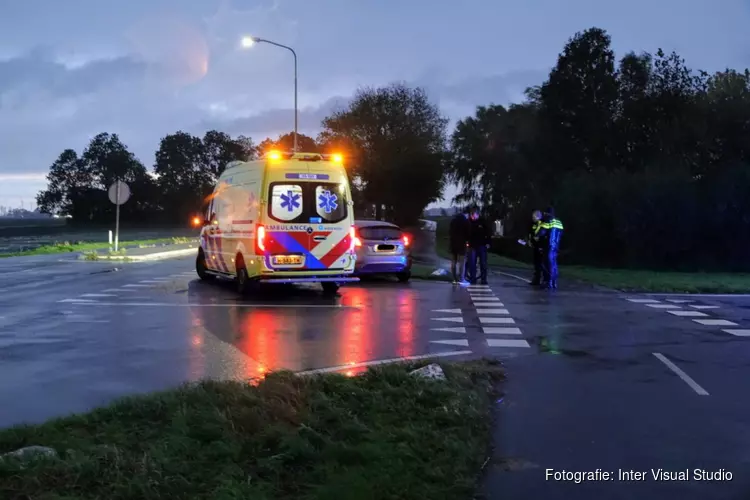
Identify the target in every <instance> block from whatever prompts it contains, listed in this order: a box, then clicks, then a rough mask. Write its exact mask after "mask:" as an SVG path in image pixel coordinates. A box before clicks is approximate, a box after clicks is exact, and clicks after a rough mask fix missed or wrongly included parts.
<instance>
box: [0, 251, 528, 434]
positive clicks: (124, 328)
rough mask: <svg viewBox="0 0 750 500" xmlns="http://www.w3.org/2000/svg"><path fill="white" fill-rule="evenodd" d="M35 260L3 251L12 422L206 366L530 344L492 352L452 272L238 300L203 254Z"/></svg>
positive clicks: (210, 369)
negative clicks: (202, 272) (118, 260)
mask: <svg viewBox="0 0 750 500" xmlns="http://www.w3.org/2000/svg"><path fill="white" fill-rule="evenodd" d="M24 259H28V258H23V259H3V260H2V261H0V282H1V283H2V288H0V401H4V402H7V401H13V404H12V405H0V407H2V410H1V411H0V426H7V425H12V424H15V423H19V422H22V421H28V422H38V421H41V420H44V419H46V418H48V417H51V416H55V415H60V414H66V413H69V412H76V411H84V410H87V409H90V408H92V407H94V406H98V405H101V404H105V403H107V402H109V401H111V400H112V399H114V398H117V397H120V396H123V395H128V394H133V393H142V392H148V391H153V390H159V389H166V388H169V387H173V386H175V385H177V384H179V383H181V382H185V381H193V380H198V379H201V378H206V377H211V378H232V379H248V378H255V377H259V376H262V375H263V374H264V373H266V372H267V371H269V370H278V369H289V370H294V371H307V370H318V369H327V368H331V367H338V368H341V367H342V366H343V367H345V368H346V370H345V371H352V372H355V371H358V370H362V369H364V367H363V366H362V364H363V363H368V362H372V361H380V360H388V359H393V358H399V357H406V356H425V355H444V356H450V357H451V358H458V357H460V356H462V355H466V354H469V353H471V352H472V351H473V352H475V353H479V352H483V351H485V350H493V351H498V353H497V354H498V355H501V356H513V355H516V353H517V351H519V350H524V349H525V350H528V349H529V347H528V344H526V347H522V348H517V347H515V346H509V347H499V348H492V349H489V348H488V347H487V346H486V342H484V344H483V340H484V338H483V336H482V333H481V328H480V327H479V324H478V321H477V319H476V318H473V319H472V318H471V317H470V315H467V317H466V318H464V317H463V315H462V314H461V311H462V310H464V309H470V308H471V300H470V298H469V296H468V294H467V293H466V291H465V290H463V289H454V288H453V287H452V286H451V285H450V284H446V283H440V282H419V281H413V282H412V283H409V284H405V285H404V284H399V283H397V282H395V281H393V282H367V283H363V284H356V285H350V286H347V287H344V288H342V289H341V292H340V295H339V296H338V297H335V298H327V297H325V296H323V295H322V293H321V292H320V290H319V288H316V287H315V286H312V285H311V286H308V287H304V288H303V287H289V286H275V287H266V288H264V289H263V292H262V294H261V295H257V296H249V297H245V298H240V297H238V296H237V294H236V293H235V292H234V290H233V288H232V286H231V284H229V283H221V282H216V283H205V282H201V281H200V280H198V279H197V276H196V275H195V272H194V271H193V259H192V258H182V259H174V260H168V261H161V262H152V263H137V264H113V263H102V262H79V261H75V260H61V259H59V258H49V257H46V258H34V260H24ZM446 311H447V312H446ZM456 311H458V313H456ZM459 330H460V331H459Z"/></svg>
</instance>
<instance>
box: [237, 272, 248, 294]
mask: <svg viewBox="0 0 750 500" xmlns="http://www.w3.org/2000/svg"><path fill="white" fill-rule="evenodd" d="M236 280H237V293H239V294H240V295H244V294H246V293H247V290H248V288H249V283H250V278H249V277H248V275H247V269H245V268H244V267H241V268H239V269H237V278H236Z"/></svg>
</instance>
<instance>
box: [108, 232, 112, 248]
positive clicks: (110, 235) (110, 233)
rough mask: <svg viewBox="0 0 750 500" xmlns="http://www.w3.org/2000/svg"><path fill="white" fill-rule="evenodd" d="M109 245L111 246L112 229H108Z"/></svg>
mask: <svg viewBox="0 0 750 500" xmlns="http://www.w3.org/2000/svg"><path fill="white" fill-rule="evenodd" d="M109 246H112V230H111V229H110V230H109Z"/></svg>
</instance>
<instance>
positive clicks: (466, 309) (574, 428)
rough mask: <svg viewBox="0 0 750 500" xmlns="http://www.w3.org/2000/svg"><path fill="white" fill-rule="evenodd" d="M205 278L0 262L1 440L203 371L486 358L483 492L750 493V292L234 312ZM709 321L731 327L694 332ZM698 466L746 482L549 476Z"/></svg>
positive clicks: (414, 288)
mask: <svg viewBox="0 0 750 500" xmlns="http://www.w3.org/2000/svg"><path fill="white" fill-rule="evenodd" d="M115 268H117V270H115ZM192 268H193V263H192V259H190V258H183V259H175V260H169V261H162V262H154V263H138V264H111V263H100V262H76V261H69V260H67V261H66V260H62V261H61V259H59V258H51V257H40V258H23V259H2V260H0V426H7V425H12V424H15V423H19V422H22V421H27V422H37V421H41V420H44V419H46V418H48V417H51V416H56V415H61V414H66V413H69V412H74V411H84V410H87V409H89V408H91V407H94V406H98V405H101V404H105V403H107V402H109V401H111V400H112V399H114V398H117V397H120V396H123V395H128V394H133V393H141V392H148V391H152V390H159V389H166V388H169V387H172V386H174V385H176V384H179V383H181V382H185V381H191V380H197V379H200V378H205V377H214V378H233V379H247V378H253V377H258V376H262V375H263V374H264V373H265V372H267V371H268V370H275V369H280V368H286V369H291V370H295V371H304V370H315V369H326V368H329V367H333V369H336V370H341V369H343V371H352V372H356V371H358V370H361V369H363V366H364V364H366V363H368V362H372V361H377V360H385V359H392V358H397V357H403V356H421V355H435V354H438V355H446V356H449V357H450V358H454V359H456V358H461V357H464V356H468V355H472V356H478V355H487V356H494V357H499V358H501V359H503V360H504V363H505V364H506V368H507V371H508V376H509V378H508V381H507V382H506V384H505V388H506V394H505V396H504V398H503V399H502V400H501V401H500V402H499V403H498V407H499V421H498V425H497V427H496V431H495V440H496V443H495V446H496V449H495V452H494V457H493V459H492V460H491V461H490V462H489V464H488V465H487V471H488V476H487V480H486V481H485V484H484V485H483V490H484V492H485V494H486V496H487V498H506V497H512V498H517V499H524V498H535V499H536V498H545V499H556V498H586V499H588V498H592V499H593V498H597V499H598V498H634V497H635V496H636V495H638V496H640V497H642V498H644V499H646V498H648V499H651V498H665V496H667V495H671V494H680V495H682V497H683V498H684V499H692V498H696V499H697V498H717V499H723V498H726V499H735V498H748V496H747V495H748V493H750V411H749V410H750V403H748V398H747V396H746V394H748V393H749V392H750V391H748V385H750V377H748V375H750V336H745V333H746V332H744V330H745V329H750V298H743V297H733V298H722V297H719V298H717V297H711V298H708V297H691V298H688V299H686V298H684V297H662V296H637V295H624V294H620V293H614V292H601V291H596V290H593V289H591V288H589V287H585V286H576V285H570V284H565V285H564V288H563V289H562V290H559V291H557V292H555V293H553V294H550V293H547V292H541V291H538V290H532V289H530V288H529V286H528V285H527V284H526V283H524V282H523V281H521V280H520V279H518V278H524V276H522V275H519V274H518V273H513V274H516V277H511V276H508V275H493V276H492V277H491V282H490V287H487V288H474V289H472V290H471V291H469V290H468V289H466V288H454V287H453V286H451V285H449V284H445V283H434V282H419V281H414V282H412V283H410V284H408V285H401V284H398V283H395V282H391V283H384V282H366V283H361V284H356V285H350V286H347V287H344V288H342V290H341V293H340V296H339V297H336V298H326V297H324V296H322V295H321V294H320V292H319V291H318V290H317V289H316V288H314V287H306V288H299V287H291V288H290V287H280V288H265V289H264V292H263V294H262V295H260V296H254V297H253V296H251V297H246V298H238V297H237V296H236V294H235V293H234V291H233V290H232V287H231V286H230V285H226V284H221V283H210V284H209V283H203V282H200V281H199V280H197V278H196V277H195V275H194V271H193V270H192ZM629 299H630V300H629ZM668 299H671V300H677V301H679V300H691V301H692V302H670V301H669V300H668ZM632 300H638V301H639V302H633V301H632ZM644 300H647V301H651V302H644ZM670 311H671V312H670ZM685 311H692V312H685ZM695 312H699V313H701V314H705V316H698V315H695V314H694V313H695ZM706 320H709V321H706ZM711 320H714V321H713V323H715V322H716V320H724V321H730V322H731V323H734V324H733V325H727V324H724V325H717V324H700V323H698V322H697V321H701V322H703V323H707V322H708V323H711V322H712V321H711ZM724 330H728V331H724ZM655 353H656V355H655ZM657 355H658V356H657ZM450 358H449V359H450ZM675 368H676V369H677V371H675ZM695 468H701V469H706V470H709V471H716V470H719V469H724V471H729V472H731V473H732V474H733V480H732V481H730V482H697V481H685V482H674V481H673V482H656V481H654V480H653V479H651V478H650V476H647V477H646V479H644V480H642V481H633V482H623V481H618V480H613V481H599V482H587V483H583V484H575V483H572V482H560V481H554V480H545V470H546V469H554V470H556V471H562V470H566V471H573V472H587V471H595V470H597V469H602V470H604V471H609V472H612V473H614V474H615V476H616V474H617V471H618V469H623V470H630V469H633V470H637V471H647V472H648V473H649V474H650V470H651V469H665V470H669V471H678V470H684V469H689V470H691V471H692V469H695ZM742 495H745V496H742Z"/></svg>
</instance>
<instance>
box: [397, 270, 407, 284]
mask: <svg viewBox="0 0 750 500" xmlns="http://www.w3.org/2000/svg"><path fill="white" fill-rule="evenodd" d="M396 277H397V278H398V280H399V281H400V282H401V283H406V282H407V281H409V280H410V279H411V271H406V272H403V273H398V274H397V275H396Z"/></svg>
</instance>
